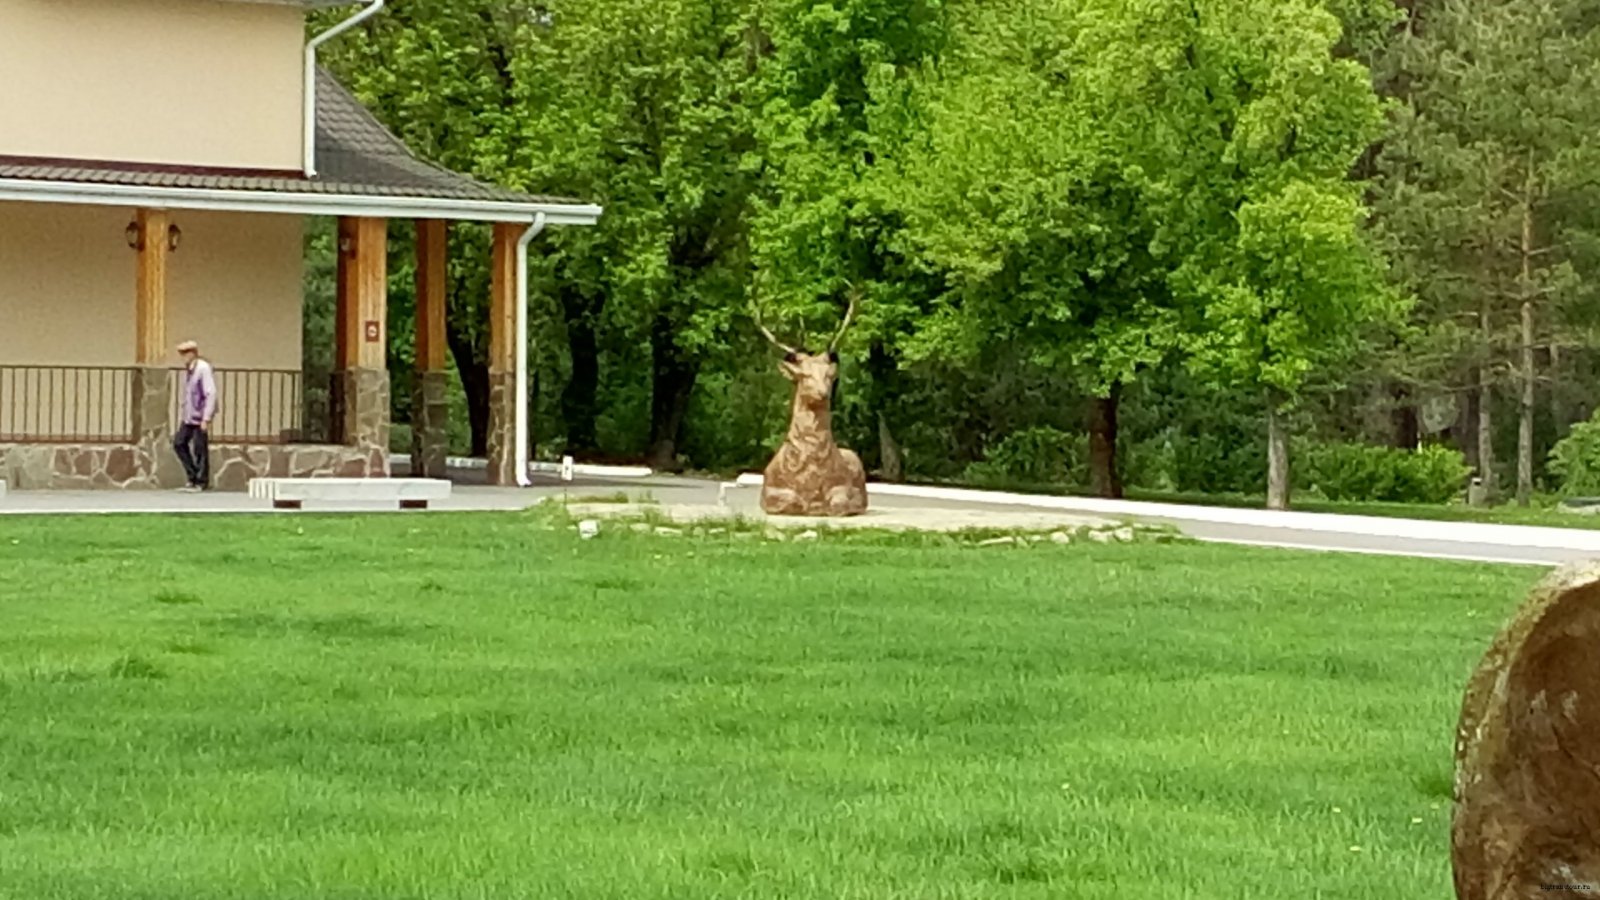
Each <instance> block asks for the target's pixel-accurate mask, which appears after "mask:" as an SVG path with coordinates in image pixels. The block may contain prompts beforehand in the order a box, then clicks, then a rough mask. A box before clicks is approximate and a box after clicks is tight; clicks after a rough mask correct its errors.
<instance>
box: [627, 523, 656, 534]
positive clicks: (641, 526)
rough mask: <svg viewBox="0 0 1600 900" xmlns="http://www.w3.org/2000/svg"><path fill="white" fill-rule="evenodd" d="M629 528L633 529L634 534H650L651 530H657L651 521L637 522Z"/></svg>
mask: <svg viewBox="0 0 1600 900" xmlns="http://www.w3.org/2000/svg"><path fill="white" fill-rule="evenodd" d="M628 530H629V531H632V532H633V533H634V534H649V533H650V532H652V531H655V526H653V525H651V524H650V523H649V522H635V523H633V524H632V525H629V526H628Z"/></svg>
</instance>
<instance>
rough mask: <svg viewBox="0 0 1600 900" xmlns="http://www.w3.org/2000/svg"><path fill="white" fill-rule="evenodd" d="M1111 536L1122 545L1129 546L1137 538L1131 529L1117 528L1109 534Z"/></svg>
mask: <svg viewBox="0 0 1600 900" xmlns="http://www.w3.org/2000/svg"><path fill="white" fill-rule="evenodd" d="M1111 536H1112V537H1113V538H1115V539H1117V540H1119V541H1121V542H1122V543H1124V544H1130V543H1132V542H1133V541H1134V540H1135V539H1136V538H1137V535H1136V534H1134V531H1133V529H1132V528H1118V529H1117V530H1116V531H1113V532H1111Z"/></svg>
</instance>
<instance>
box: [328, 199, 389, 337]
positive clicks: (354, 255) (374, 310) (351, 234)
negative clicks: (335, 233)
mask: <svg viewBox="0 0 1600 900" xmlns="http://www.w3.org/2000/svg"><path fill="white" fill-rule="evenodd" d="M388 229H389V223H388V221H387V220H386V219H369V218H341V219H340V220H339V294H338V297H339V299H338V309H337V312H336V319H335V323H334V331H335V332H336V335H335V337H336V343H337V346H336V350H335V356H336V363H337V366H338V368H340V369H386V368H387V367H388V352H387V348H388V343H387V336H388V330H389V326H388V315H389V230H388Z"/></svg>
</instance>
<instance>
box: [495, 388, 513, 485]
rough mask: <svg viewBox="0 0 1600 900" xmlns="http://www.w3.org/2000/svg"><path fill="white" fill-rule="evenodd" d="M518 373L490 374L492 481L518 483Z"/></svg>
mask: <svg viewBox="0 0 1600 900" xmlns="http://www.w3.org/2000/svg"><path fill="white" fill-rule="evenodd" d="M516 394H517V374H516V373H515V372H493V371H491V372H490V373H489V483H490V484H493V485H500V486H504V487H511V486H514V485H515V484H516V483H517V418H516V416H517V399H516Z"/></svg>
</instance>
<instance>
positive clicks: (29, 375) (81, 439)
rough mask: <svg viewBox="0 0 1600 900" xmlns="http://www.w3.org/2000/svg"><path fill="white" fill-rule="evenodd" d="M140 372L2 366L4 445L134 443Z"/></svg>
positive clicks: (0, 398)
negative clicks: (136, 381)
mask: <svg viewBox="0 0 1600 900" xmlns="http://www.w3.org/2000/svg"><path fill="white" fill-rule="evenodd" d="M134 375H135V370H133V369H131V368H107V367H103V366H0V443H10V444H16V443H32V444H61V443H83V444H120V443H130V442H132V441H134V440H135V439H136V438H135V435H134V421H133V385H134Z"/></svg>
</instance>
